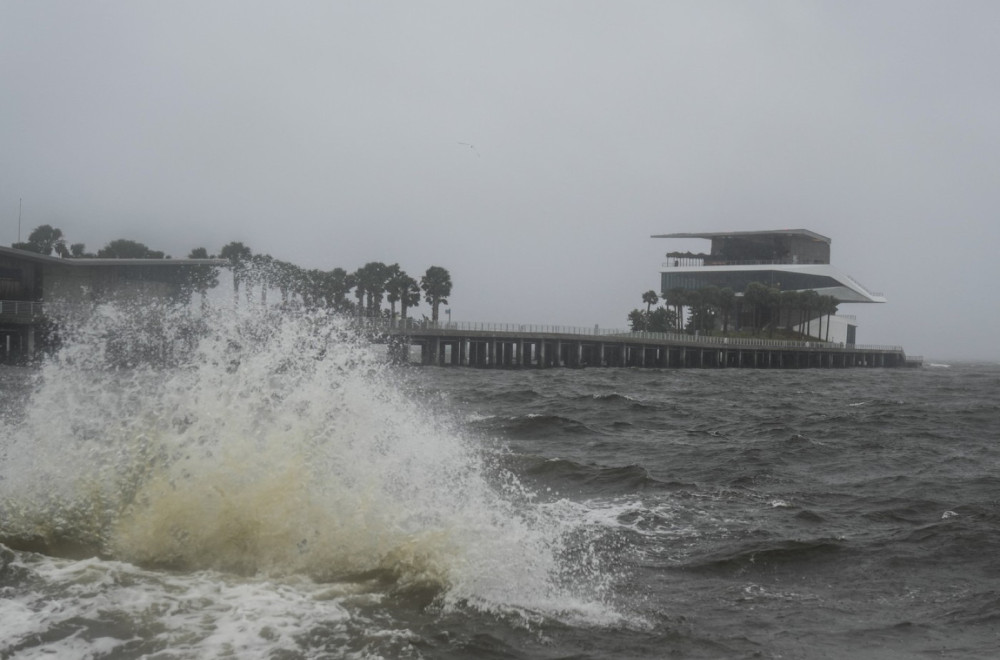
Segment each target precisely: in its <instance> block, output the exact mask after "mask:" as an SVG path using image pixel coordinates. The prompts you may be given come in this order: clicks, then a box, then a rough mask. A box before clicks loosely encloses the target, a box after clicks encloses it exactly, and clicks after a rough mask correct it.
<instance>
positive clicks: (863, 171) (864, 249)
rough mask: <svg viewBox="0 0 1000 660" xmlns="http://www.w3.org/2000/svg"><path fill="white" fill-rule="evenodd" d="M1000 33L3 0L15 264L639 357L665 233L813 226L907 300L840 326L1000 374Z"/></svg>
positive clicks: (711, 13)
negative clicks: (291, 281) (404, 315)
mask: <svg viewBox="0 0 1000 660" xmlns="http://www.w3.org/2000/svg"><path fill="white" fill-rule="evenodd" d="M998 20H1000V7H998V6H997V5H996V4H995V3H988V2H963V3H961V4H958V5H946V4H941V3H933V2H926V1H917V2H911V1H907V2H902V1H887V2H879V3H874V4H868V5H857V4H844V3H836V2H805V3H782V2H763V3H752V4H748V3H742V2H722V1H720V2H680V3H658V2H625V3H615V4H613V5H612V4H608V3H597V2H572V3H571V2H547V3H527V2H524V3H499V2H492V3H491V2H483V3H465V2H456V1H441V2H427V3H419V4H411V3H403V2H339V3H321V2H296V3H291V4H281V5H278V4H273V3H264V2H214V3H207V4H206V3H201V2H172V3H169V4H160V3H114V2H103V3H75V2H46V3H22V2H13V1H10V0H0V88H2V89H3V90H4V102H3V103H2V104H0V144H2V145H3V157H2V158H0V244H3V245H10V244H11V243H13V242H15V241H17V240H18V216H19V201H20V202H21V208H20V216H21V217H20V220H21V238H22V239H23V238H25V237H26V235H27V233H28V232H29V231H30V230H31V228H33V227H35V226H37V225H40V224H43V223H48V224H52V225H54V226H57V227H60V228H61V229H62V230H63V231H64V232H65V234H66V236H67V238H68V239H69V240H70V241H71V242H81V241H82V242H85V243H86V244H87V247H88V249H90V250H96V249H98V248H100V247H102V246H103V245H104V244H105V243H107V242H108V241H110V240H113V239H116V238H121V237H124V238H130V239H134V240H138V241H142V242H144V243H146V244H148V245H149V246H150V247H152V248H154V249H158V250H164V251H166V252H167V253H168V254H172V255H173V256H175V257H180V256H186V255H187V253H188V252H189V251H190V250H191V249H192V248H194V247H197V246H205V247H207V248H208V249H209V250H210V251H218V250H219V248H220V247H221V246H222V245H224V244H225V243H228V242H230V241H234V240H236V241H242V242H244V243H246V244H247V245H249V246H250V247H251V248H252V249H254V250H255V251H260V252H267V253H270V254H272V255H273V256H275V257H276V258H280V259H284V260H287V261H292V262H294V263H297V264H299V265H301V266H304V267H309V268H323V269H331V268H333V267H337V266H340V267H343V268H345V269H347V270H354V269H356V268H358V267H359V266H361V265H363V264H364V263H365V262H367V261H373V260H377V261H385V262H387V263H391V262H397V261H398V262H399V263H400V265H401V266H402V267H403V268H404V269H406V270H407V271H409V272H410V274H411V275H413V274H415V275H418V276H419V274H420V273H422V272H423V271H424V269H426V267H427V266H429V265H432V264H434V265H441V266H444V267H446V268H448V269H449V270H450V272H451V274H452V279H453V281H454V283H455V287H454V291H453V294H452V296H451V309H452V318H453V319H454V320H464V321H477V320H482V321H506V322H524V323H550V324H565V325H582V326H592V325H594V324H599V325H601V326H603V327H624V326H625V323H626V320H625V317H626V314H627V313H628V311H629V310H630V309H632V308H633V307H637V306H640V305H641V300H640V295H641V293H642V292H643V291H645V290H647V289H651V288H657V286H658V282H659V276H658V269H659V267H660V263H661V262H662V261H663V254H664V252H666V251H667V250H668V249H672V248H673V247H674V246H672V245H671V244H670V243H669V242H667V241H662V240H654V239H651V238H649V236H650V235H651V234H660V233H670V232H684V231H688V232H698V231H704V232H708V231H726V230H740V231H744V230H754V229H779V228H798V227H803V228H806V229H810V230H813V231H816V232H818V233H820V234H823V235H826V236H829V237H831V238H832V239H833V244H832V262H833V263H834V265H836V266H838V267H840V268H841V269H842V270H844V271H845V272H847V273H849V274H850V275H852V276H853V277H855V278H856V279H857V280H859V281H860V282H862V283H863V284H864V285H865V286H866V287H868V288H869V289H872V290H874V291H880V292H883V293H885V295H886V296H887V298H888V300H889V302H888V304H886V305H870V306H863V305H854V306H843V307H842V308H841V311H842V312H843V313H847V314H856V315H857V316H858V321H859V325H860V330H859V334H858V341H859V342H864V343H884V344H902V345H903V346H904V347H905V348H906V350H907V351H908V352H909V353H911V354H923V355H926V356H929V357H932V358H941V359H954V358H961V357H964V358H982V359H992V360H996V359H1000V348H998V347H997V345H996V343H995V341H994V339H993V335H994V330H993V328H995V327H996V326H997V321H998V319H997V312H998V306H997V304H996V303H997V297H996V294H995V293H994V286H995V282H996V281H997V280H998V278H1000V267H998V265H997V260H996V259H995V256H994V252H995V250H996V247H995V246H996V245H997V244H998V243H1000V228H998V227H1000V225H998V223H997V222H996V221H995V216H996V210H997V208H998V195H1000V193H998V189H997V186H996V181H997V180H998V175H1000V161H998V158H1000V156H998V154H1000V149H998V146H1000V144H998V143H1000V119H998V116H1000V115H998V113H997V112H996V108H997V107H998V100H1000V99H998V95H1000V91H998V87H997V85H996V84H995V81H994V78H995V73H994V71H993V69H994V68H995V66H994V63H995V62H997V61H1000V45H998V43H997V40H996V39H995V38H994V35H993V33H994V29H993V28H994V26H995V25H997V24H998ZM678 247H680V248H681V249H686V248H687V247H688V246H687V245H680V246H678ZM694 247H695V248H696V249H704V248H705V247H707V243H706V244H702V245H700V246H699V245H695V246H694ZM426 311H427V309H426V306H422V308H421V310H418V314H419V313H421V312H426Z"/></svg>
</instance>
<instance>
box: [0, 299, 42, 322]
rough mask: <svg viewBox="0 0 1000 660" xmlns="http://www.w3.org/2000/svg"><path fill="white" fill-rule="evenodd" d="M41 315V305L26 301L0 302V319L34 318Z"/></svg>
mask: <svg viewBox="0 0 1000 660" xmlns="http://www.w3.org/2000/svg"><path fill="white" fill-rule="evenodd" d="M41 315H42V303H40V302H31V301H27V300H0V317H8V318H9V317H11V316H14V317H18V318H28V319H30V318H35V317H37V316H41Z"/></svg>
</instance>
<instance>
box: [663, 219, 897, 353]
mask: <svg viewBox="0 0 1000 660" xmlns="http://www.w3.org/2000/svg"><path fill="white" fill-rule="evenodd" d="M653 238H667V239H692V238H694V239H706V240H709V241H711V249H710V251H709V252H708V253H707V254H706V253H692V252H678V251H672V252H667V255H666V256H667V261H666V262H664V264H663V267H662V268H661V270H660V290H661V291H662V292H664V293H666V292H667V291H670V290H671V289H700V288H702V287H706V286H717V287H719V288H723V287H728V288H730V289H732V290H733V291H734V292H735V293H736V295H737V296H738V297H739V296H741V295H742V293H743V292H744V291H745V290H746V288H747V286H748V285H749V284H750V283H751V282H759V283H761V284H764V285H765V286H768V287H771V288H776V289H779V290H781V291H805V290H810V289H811V290H813V291H816V292H817V293H819V294H821V295H827V296H833V297H834V298H836V299H837V301H838V302H840V303H884V302H885V301H886V300H885V296H883V295H882V294H881V293H874V292H872V291H869V290H868V289H867V288H865V287H864V286H862V285H861V284H860V283H859V282H858V281H857V280H855V279H854V278H852V277H851V276H849V275H847V274H846V273H844V272H842V271H840V270H838V269H837V268H835V267H834V266H832V265H831V264H830V242H831V241H830V239H829V238H828V237H826V236H823V235H821V234H817V233H815V232H812V231H809V230H808V229H777V230H772V231H736V232H707V233H677V234H656V235H654V236H653ZM828 322H830V329H829V332H830V335H829V338H830V341H836V342H845V343H848V344H853V343H855V332H856V324H855V323H854V322H853V317H847V316H833V317H831V318H830V319H828ZM803 325H804V326H805V327H803V326H796V329H799V330H800V331H802V330H806V329H807V328H809V327H810V325H806V324H803ZM811 327H813V328H815V327H817V326H816V324H812V325H811Z"/></svg>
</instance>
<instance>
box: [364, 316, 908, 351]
mask: <svg viewBox="0 0 1000 660" xmlns="http://www.w3.org/2000/svg"><path fill="white" fill-rule="evenodd" d="M356 323H357V324H358V325H359V326H361V327H363V328H364V329H366V330H369V331H372V332H380V333H386V334H397V335H407V334H419V333H424V332H426V333H442V334H452V333H454V334H461V333H463V332H471V333H503V334H519V335H571V336H574V337H594V338H595V339H602V340H610V339H614V338H616V337H617V338H620V339H629V340H636V339H639V340H644V339H645V340H649V341H651V342H656V343H667V342H678V343H688V344H690V343H696V344H705V345H717V346H731V347H738V346H739V347H750V348H752V347H760V348H837V349H847V350H862V351H893V352H899V351H902V350H903V349H902V347H900V346H887V345H880V344H844V343H837V342H825V341H821V340H814V341H792V340H785V339H764V338H758V337H717V336H712V335H689V334H687V333H683V332H633V331H631V330H623V329H620V328H600V327H598V326H593V327H581V326H565V325H535V324H530V323H487V322H479V321H437V322H435V321H417V320H414V319H406V320H405V321H403V320H402V319H386V318H361V319H356Z"/></svg>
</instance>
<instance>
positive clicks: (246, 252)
mask: <svg viewBox="0 0 1000 660" xmlns="http://www.w3.org/2000/svg"><path fill="white" fill-rule="evenodd" d="M98 254H100V253H98ZM252 256H253V252H251V250H250V248H248V247H247V246H246V245H243V243H240V242H238V241H233V242H231V243H227V244H226V245H223V246H222V249H221V250H219V257H220V258H222V259H228V260H229V266H230V268H231V269H232V271H233V302H235V303H236V304H239V302H240V280H241V279H243V276H244V273H245V271H246V269H247V265H248V264H249V262H250V257H252Z"/></svg>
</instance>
